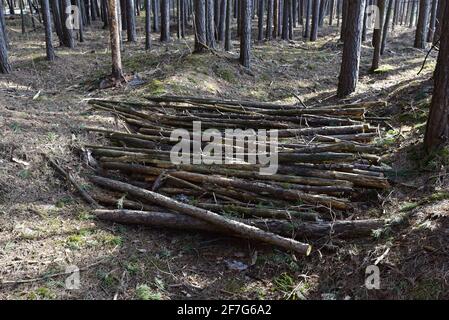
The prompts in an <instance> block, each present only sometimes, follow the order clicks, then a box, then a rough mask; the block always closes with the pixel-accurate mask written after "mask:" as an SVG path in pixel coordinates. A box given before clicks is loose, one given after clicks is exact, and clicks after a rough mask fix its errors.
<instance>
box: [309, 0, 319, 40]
mask: <svg viewBox="0 0 449 320" xmlns="http://www.w3.org/2000/svg"><path fill="white" fill-rule="evenodd" d="M319 18H320V0H313V13H312V27H311V30H310V41H316V40H317V39H318V23H319Z"/></svg>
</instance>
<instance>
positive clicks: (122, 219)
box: [94, 210, 385, 239]
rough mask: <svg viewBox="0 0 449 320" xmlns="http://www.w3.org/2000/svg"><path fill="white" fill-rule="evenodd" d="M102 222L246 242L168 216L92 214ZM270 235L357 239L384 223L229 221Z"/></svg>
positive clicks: (121, 212)
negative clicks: (211, 233) (267, 232)
mask: <svg viewBox="0 0 449 320" xmlns="http://www.w3.org/2000/svg"><path fill="white" fill-rule="evenodd" d="M94 213H95V215H96V216H97V217H98V218H99V219H102V220H108V221H113V222H118V223H124V224H138V225H146V226H152V227H165V228H173V229H178V230H191V231H206V232H213V233H222V234H226V235H233V236H236V235H237V236H239V237H243V238H246V237H245V235H242V234H236V233H232V232H231V233H230V232H229V230H227V229H225V228H221V227H219V226H216V225H212V224H210V223H208V222H205V221H201V220H197V219H194V218H191V217H189V216H184V215H179V214H176V213H168V212H145V211H131V210H95V211H94ZM232 221H235V222H238V223H245V224H248V225H251V226H253V227H255V226H257V227H258V228H261V229H264V230H269V231H270V232H273V233H276V234H280V235H284V236H293V237H294V238H296V239H316V238H322V237H330V236H332V237H339V238H356V237H369V236H371V235H372V234H373V231H375V230H377V229H380V228H382V227H383V226H384V225H385V223H384V221H383V220H380V219H378V220H355V221H335V222H292V221H277V220H263V221H260V220H238V219H235V220H232Z"/></svg>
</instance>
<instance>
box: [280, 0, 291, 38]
mask: <svg viewBox="0 0 449 320" xmlns="http://www.w3.org/2000/svg"><path fill="white" fill-rule="evenodd" d="M289 1H290V0H284V5H283V9H282V36H281V38H282V40H288V29H289V26H288V16H289V11H290V10H289V9H290V8H289Z"/></svg>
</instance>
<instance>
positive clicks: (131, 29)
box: [126, 0, 137, 42]
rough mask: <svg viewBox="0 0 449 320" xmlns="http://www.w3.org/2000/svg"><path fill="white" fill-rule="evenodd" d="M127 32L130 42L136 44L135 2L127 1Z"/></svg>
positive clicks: (132, 0)
mask: <svg viewBox="0 0 449 320" xmlns="http://www.w3.org/2000/svg"><path fill="white" fill-rule="evenodd" d="M126 30H127V35H128V42H136V41H137V34H136V9H135V7H134V0H126Z"/></svg>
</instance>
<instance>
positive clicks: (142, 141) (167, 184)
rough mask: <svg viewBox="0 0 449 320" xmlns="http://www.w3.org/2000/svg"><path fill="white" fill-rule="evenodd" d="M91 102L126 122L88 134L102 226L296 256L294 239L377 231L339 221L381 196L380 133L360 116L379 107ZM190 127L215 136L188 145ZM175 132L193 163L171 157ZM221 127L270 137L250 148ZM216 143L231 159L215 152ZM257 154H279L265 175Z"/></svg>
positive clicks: (298, 247) (180, 100)
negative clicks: (187, 233) (204, 236)
mask: <svg viewBox="0 0 449 320" xmlns="http://www.w3.org/2000/svg"><path fill="white" fill-rule="evenodd" d="M89 104H90V105H91V106H92V107H93V108H95V109H96V110H98V111H106V112H109V113H112V114H113V115H115V116H116V117H117V119H119V120H120V121H121V123H122V124H123V130H111V129H109V128H86V130H88V131H91V132H97V133H98V134H101V135H102V136H104V137H106V138H107V140H108V141H107V142H105V143H104V144H101V145H86V149H88V150H89V155H92V156H93V158H94V159H95V160H96V161H95V163H96V164H98V167H97V169H96V173H95V175H92V176H91V177H90V180H91V181H92V182H93V183H94V184H95V185H97V186H99V187H100V189H98V190H97V191H95V192H94V194H93V195H92V196H93V198H94V199H95V200H96V201H97V202H98V203H100V204H101V205H103V206H104V209H98V210H96V213H97V215H98V217H99V218H100V219H106V220H111V221H115V222H120V223H132V224H142V225H149V226H161V227H168V228H177V229H182V230H201V231H208V232H215V233H225V234H229V235H233V236H238V237H243V238H249V239H251V240H254V241H261V242H265V243H269V244H273V245H276V246H279V247H282V248H284V249H287V250H292V251H294V252H297V253H300V254H309V252H310V248H311V247H310V245H309V244H306V243H303V242H300V241H298V240H299V239H313V238H322V237H326V236H329V235H332V236H334V237H337V236H339V237H358V236H369V235H370V234H371V233H372V231H373V230H375V229H378V228H381V227H382V226H383V224H384V222H383V221H381V220H345V217H346V216H348V213H349V212H353V211H354V209H355V205H354V199H353V198H354V195H355V194H359V193H360V192H361V191H363V190H365V189H369V188H372V189H385V188H388V187H389V184H388V180H387V178H386V177H385V176H384V171H385V170H386V169H385V168H386V167H385V166H384V165H382V164H381V163H380V157H379V154H380V152H381V151H382V150H381V149H380V148H379V147H378V146H377V145H376V144H375V143H374V142H373V141H374V139H375V138H376V137H378V136H379V135H380V134H381V133H380V132H379V128H378V127H373V126H371V125H370V124H369V123H367V122H366V121H365V118H364V114H365V110H366V108H371V107H373V106H379V105H383V104H384V102H368V103H358V104H352V105H336V106H325V107H313V108H305V107H300V106H296V105H278V104H271V103H260V102H250V101H235V100H219V99H207V98H199V97H180V96H162V97H147V101H144V102H141V101H140V102H136V101H134V102H131V101H116V100H100V99H94V100H89ZM198 124H200V126H201V130H206V131H209V133H210V132H213V135H215V136H216V135H219V136H220V135H221V136H223V137H224V138H223V139H222V140H220V142H217V141H216V140H215V139H212V140H209V139H206V141H205V140H204V139H201V137H200V140H198V139H195V134H197V129H198V128H197V127H195V126H198ZM180 129H181V130H182V131H181V132H183V133H185V136H184V142H185V143H186V144H184V146H186V145H187V147H188V148H189V150H193V151H195V150H197V151H198V150H199V153H200V155H199V161H200V162H195V156H197V159H196V160H198V154H197V155H195V152H193V154H191V157H189V158H188V160H190V161H181V162H177V161H174V160H173V159H174V157H173V150H174V147H176V146H177V145H178V146H179V144H180V140H179V137H180V136H177V135H175V137H174V132H176V131H177V130H180ZM229 130H234V132H237V131H236V130H241V132H245V133H246V134H248V132H254V133H260V132H263V133H264V134H265V133H266V134H267V136H266V137H265V138H266V139H265V140H259V139H256V140H254V141H253V140H252V143H253V145H250V142H249V139H246V140H245V138H248V136H245V135H243V136H242V137H243V138H242V139H241V140H240V141H239V138H238V137H236V139H235V140H234V138H231V139H229V138H227V136H226V133H227V132H228V131H229ZM178 133H179V131H178ZM272 138H276V139H272ZM222 146H223V150H227V151H229V150H230V151H232V152H231V153H232V154H231V155H230V154H229V152H223V154H222V153H221V152H219V153H217V152H216V150H219V148H221V147H222ZM228 146H230V149H226V147H228ZM195 148H196V149H195ZM217 148H218V149H217ZM206 149H208V150H209V149H213V150H214V151H213V152H212V153H210V154H207V155H206V156H207V157H209V158H207V157H205V158H206V159H209V160H210V159H214V161H213V162H209V163H205V162H206V161H204V159H205V158H204V156H205V154H204V153H205V150H206ZM255 150H256V151H260V150H264V152H265V151H266V152H267V156H268V155H269V156H272V157H273V156H275V157H276V160H275V170H274V171H270V172H269V173H263V172H264V169H267V163H262V162H260V161H257V159H259V160H260V158H258V157H259V156H260V153H256V152H255ZM177 155H178V153H177ZM183 159H184V160H186V159H185V158H183ZM250 159H252V160H254V159H256V162H253V161H250ZM270 159H271V158H270ZM268 165H270V164H268ZM336 217H339V219H338V220H336Z"/></svg>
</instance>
